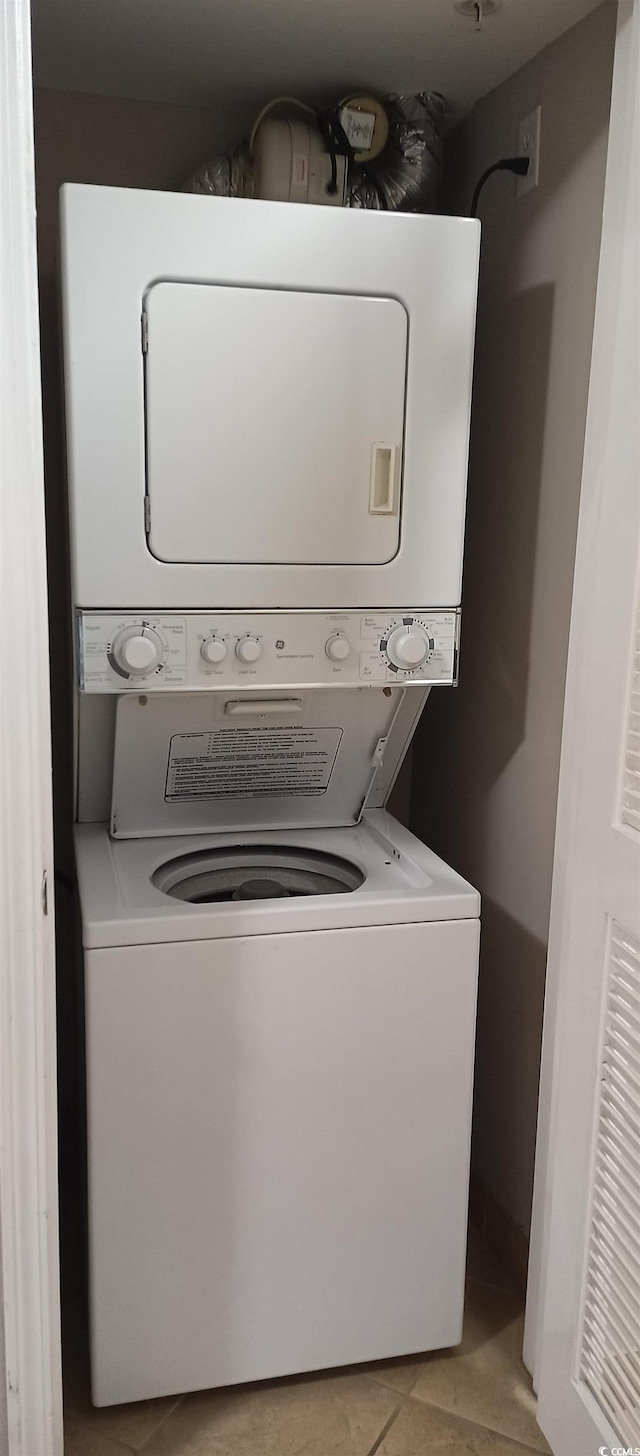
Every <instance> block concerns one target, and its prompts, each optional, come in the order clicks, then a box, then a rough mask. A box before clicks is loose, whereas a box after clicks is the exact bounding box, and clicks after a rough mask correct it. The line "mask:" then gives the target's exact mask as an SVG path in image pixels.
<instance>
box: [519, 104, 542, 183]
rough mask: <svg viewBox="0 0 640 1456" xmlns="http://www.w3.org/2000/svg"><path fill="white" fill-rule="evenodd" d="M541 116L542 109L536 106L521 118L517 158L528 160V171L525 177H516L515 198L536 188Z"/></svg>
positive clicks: (538, 168) (538, 167)
mask: <svg viewBox="0 0 640 1456" xmlns="http://www.w3.org/2000/svg"><path fill="white" fill-rule="evenodd" d="M541 114H542V107H540V106H536V109H535V111H530V112H529V115H528V116H523V118H522V121H521V122H520V125H519V127H518V156H519V157H528V158H529V171H528V172H527V175H526V177H518V183H517V187H516V196H517V197H524V195H525V193H526V192H533V189H534V187H537V186H538V173H539V170H540V121H541Z"/></svg>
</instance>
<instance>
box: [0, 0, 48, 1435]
mask: <svg viewBox="0 0 640 1456" xmlns="http://www.w3.org/2000/svg"><path fill="white" fill-rule="evenodd" d="M0 57H2V66H1V71H0V74H1V84H0V196H1V197H2V222H1V227H0V622H1V623H2V631H1V632H0V804H1V805H2V812H1V813H0V1242H1V1247H2V1256H1V1286H2V1293H3V1320H2V1321H0V1350H1V1347H2V1344H4V1359H2V1355H1V1353H0V1448H1V1449H2V1451H3V1452H4V1451H7V1452H8V1456H34V1453H35V1452H37V1453H38V1456H61V1452H62V1377H61V1355H60V1295H59V1264H58V1179H57V1126H56V1114H57V1098H56V1019H55V950H54V926H53V835H52V799H51V741H50V724H49V713H50V705H49V644H48V612H47V569H46V554H45V520H44V472H43V458H42V397H41V385H40V341H39V320H38V285H37V255H36V229H35V222H36V203H35V177H34V153H33V98H32V84H31V15H30V5H29V0H0ZM2 1337H3V1338H2ZM5 1397H6V1399H5Z"/></svg>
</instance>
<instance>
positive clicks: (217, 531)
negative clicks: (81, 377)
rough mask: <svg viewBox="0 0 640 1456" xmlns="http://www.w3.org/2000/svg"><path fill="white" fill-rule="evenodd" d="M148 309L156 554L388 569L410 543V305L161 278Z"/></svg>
mask: <svg viewBox="0 0 640 1456" xmlns="http://www.w3.org/2000/svg"><path fill="white" fill-rule="evenodd" d="M145 309H146V317H147V344H146V349H147V352H146V451H147V492H148V512H147V519H148V545H149V549H150V551H151V552H152V554H153V555H154V556H155V557H157V558H158V559H159V560H161V561H164V562H176V563H178V562H179V563H189V562H207V563H211V564H215V563H223V562H224V563H243V562H246V563H264V564H276V563H282V564H285V565H286V564H300V565H304V564H312V563H314V564H328V565H345V564H354V565H366V564H382V563H384V562H387V561H390V560H391V559H392V558H393V557H394V556H395V554H396V552H397V550H398V547H399V543H400V516H401V476H402V449H403V427H404V408H405V387H406V356H407V315H406V312H405V309H404V308H403V306H402V304H400V303H398V302H397V300H396V299H393V298H364V297H358V296H355V295H349V294H337V293H336V294H333V293H303V292H293V291H289V290H286V289H274V288H270V289H269V288H246V287H234V288H228V287H221V286H218V285H215V284H198V283H186V282H182V283H181V282H176V283H168V282H160V283H157V284H155V285H154V286H153V287H152V288H150V289H149V291H148V293H147V296H146V303H145Z"/></svg>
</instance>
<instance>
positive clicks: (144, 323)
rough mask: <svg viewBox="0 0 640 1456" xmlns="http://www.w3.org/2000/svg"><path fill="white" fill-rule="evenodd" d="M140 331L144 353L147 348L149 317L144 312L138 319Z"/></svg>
mask: <svg viewBox="0 0 640 1456" xmlns="http://www.w3.org/2000/svg"><path fill="white" fill-rule="evenodd" d="M140 333H141V338H142V352H143V354H146V352H147V350H148V348H149V319H148V316H147V314H146V313H144V312H143V314H142V316H141V319H140Z"/></svg>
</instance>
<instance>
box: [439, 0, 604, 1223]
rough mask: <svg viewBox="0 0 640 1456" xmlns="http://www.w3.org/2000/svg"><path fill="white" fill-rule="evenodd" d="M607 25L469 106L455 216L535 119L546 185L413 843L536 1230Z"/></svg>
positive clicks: (483, 328) (500, 243)
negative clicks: (470, 1010) (455, 907)
mask: <svg viewBox="0 0 640 1456" xmlns="http://www.w3.org/2000/svg"><path fill="white" fill-rule="evenodd" d="M615 11H616V7H615V5H614V4H613V3H606V4H604V5H603V6H601V7H600V9H598V10H597V11H595V12H593V13H592V14H591V15H590V16H588V17H587V19H586V20H584V21H582V22H581V23H580V24H579V25H577V26H576V27H575V28H574V29H573V30H571V31H569V32H568V33H567V34H565V35H564V36H562V37H561V38H560V39H559V40H558V41H556V42H554V44H553V45H551V46H549V47H548V49H546V50H545V51H543V52H542V53H541V55H540V56H538V57H536V59H535V60H533V61H532V62H530V64H528V65H527V66H525V67H524V68H523V69H522V70H521V71H520V72H518V74H517V75H515V76H514V77H512V78H511V79H510V80H509V81H508V82H506V83H505V84H504V85H502V86H500V87H499V88H498V89H497V90H496V91H494V92H492V93H491V95H489V96H487V97H486V98H485V99H484V100H483V101H482V102H480V103H479V104H478V106H477V107H476V108H475V110H474V111H473V112H472V113H471V115H470V116H469V117H468V118H467V119H466V120H465V121H464V122H463V123H462V124H461V125H460V126H459V127H458V129H457V131H456V133H454V135H453V137H452V139H451V149H450V151H451V155H450V163H451V169H452V170H451V173H450V176H451V177H452V179H453V187H452V190H451V196H450V198H449V199H448V205H449V207H450V209H451V210H452V211H458V210H460V211H466V210H467V208H468V206H469V199H470V197H471V194H472V191H473V185H474V182H475V180H476V179H477V177H478V176H479V175H480V173H481V172H482V171H483V170H484V168H485V167H487V166H488V165H489V164H490V163H491V162H493V161H495V160H497V159H498V158H499V157H502V156H505V155H510V154H513V153H514V152H516V151H517V133H518V122H519V120H520V118H521V117H523V116H525V115H526V114H527V112H529V111H531V110H532V109H533V108H534V107H535V106H537V105H538V104H541V105H542V144H541V157H540V185H539V187H538V189H537V191H534V192H532V193H531V194H529V195H528V196H526V197H524V198H522V199H520V200H517V199H516V197H515V181H514V179H513V178H511V177H508V176H501V175H498V176H496V177H493V178H492V179H491V180H490V181H489V182H488V184H487V185H486V188H485V191H484V193H483V196H482V199H481V203H480V209H479V211H480V216H481V218H482V222H483V237H482V259H481V281H480V301H479V310H478V333H477V353H476V369H475V386H474V389H475V393H474V405H473V425H472V446H471V464H470V476H469V506H468V525H467V543H466V558H465V582H464V602H463V632H462V654H461V683H460V688H459V689H458V691H457V692H453V693H442V695H441V696H438V694H437V693H432V694H431V699H430V702H429V704H428V705H427V710H426V714H425V718H424V719H423V722H422V725H421V730H420V735H419V739H418V741H417V742H416V745H415V748H414V774H413V806H412V826H413V827H414V828H415V829H416V831H417V832H418V833H419V834H420V835H421V837H423V838H425V839H426V840H427V841H428V842H429V843H430V844H431V845H432V846H433V847H434V848H435V849H437V850H439V851H440V852H441V853H442V854H443V855H444V857H445V858H447V859H450V860H451V862H452V864H453V865H454V866H455V867H456V869H458V870H460V871H461V872H462V873H463V874H465V875H467V876H468V877H469V879H471V880H472V881H473V882H474V883H475V884H476V885H477V886H478V888H479V889H480V891H481V893H482V896H483V933H482V954H481V984H480V1003H479V1018H478V1056H477V1072H476V1107H475V1120H474V1166H475V1169H476V1172H477V1173H478V1175H479V1176H480V1177H481V1179H482V1180H483V1181H484V1182H485V1184H486V1185H488V1187H489V1188H490V1189H491V1190H492V1192H493V1193H494V1194H495V1196H496V1198H497V1199H498V1200H499V1202H500V1203H501V1205H502V1206H503V1208H504V1209H505V1210H506V1211H507V1212H508V1213H509V1214H510V1215H511V1217H512V1218H513V1219H514V1220H515V1221H516V1222H517V1223H518V1225H520V1226H521V1227H522V1228H524V1229H528V1227H529V1218H530V1207H531V1194H532V1183H533V1159H534V1143H535V1127H536V1107H537V1090H538V1068H539V1055H540V1035H541V1022H542V1002H543V987H544V973H545V957H546V943H547V929H548V920H549V901H550V890H551V872H552V859H553V841H554V824H555V813H556V794H557V780H558V766H559V753H560V736H561V727H562V709H563V696H564V683H565V667H566V657H567V641H568V631H569V613H570V604H571V589H572V574H573V560H574V550H575V538H576V526H577V514H578V498H579V491H580V474H581V464H582V449H583V434H584V424H585V413H586V404H587V387H588V377H589V357H590V349H591V336H592V327H593V313H594V303H595V287H596V275H597V266H598V250H599V241H600V226H601V212H602V199H603V187H604V171H605V158H606V141H607V126H608V111H609V97H610V85H611V71H612V61H613V44H614V27H615Z"/></svg>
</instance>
